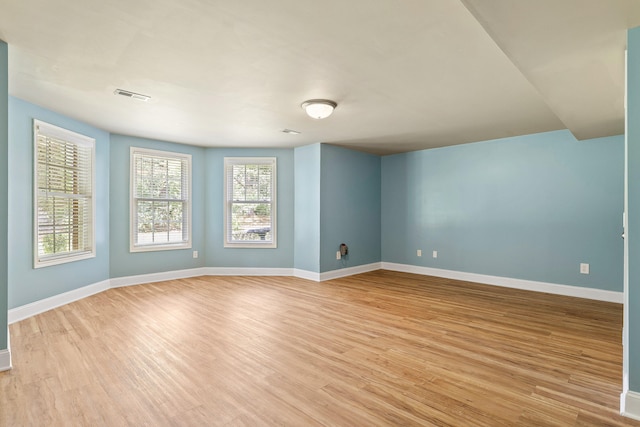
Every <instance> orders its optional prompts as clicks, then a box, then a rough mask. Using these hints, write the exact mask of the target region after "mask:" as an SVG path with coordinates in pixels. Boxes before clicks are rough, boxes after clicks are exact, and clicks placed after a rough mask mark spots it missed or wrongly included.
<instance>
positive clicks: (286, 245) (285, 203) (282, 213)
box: [204, 148, 294, 268]
mask: <svg viewBox="0 0 640 427" xmlns="http://www.w3.org/2000/svg"><path fill="white" fill-rule="evenodd" d="M225 157H276V159H277V164H276V170H277V173H278V180H277V187H276V197H277V207H276V209H277V212H276V219H277V233H278V241H277V243H278V247H277V248H269V249H252V248H225V247H224V207H225V202H224V158H225ZM205 179H206V196H205V197H204V200H206V202H205V203H206V207H205V212H206V218H207V220H206V230H204V233H205V234H206V260H207V266H208V267H256V268H259V267H263V268H291V267H293V228H294V219H293V217H294V152H293V150H292V149H250V148H235V149H233V148H232V149H226V148H208V149H207V150H206V178H205Z"/></svg>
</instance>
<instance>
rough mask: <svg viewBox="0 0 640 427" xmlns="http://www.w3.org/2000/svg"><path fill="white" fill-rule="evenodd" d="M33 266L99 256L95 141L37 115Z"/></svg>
mask: <svg viewBox="0 0 640 427" xmlns="http://www.w3.org/2000/svg"><path fill="white" fill-rule="evenodd" d="M34 153H35V156H34V157H35V167H34V184H35V185H34V187H35V188H34V205H35V209H34V213H35V217H34V237H35V244H34V246H35V250H34V266H35V267H36V268H38V267H44V266H47V265H54V264H60V263H63V262H69V261H75V260H78V259H85V258H89V257H93V256H95V240H94V222H95V221H94V210H95V209H94V206H95V197H94V156H95V154H94V153H95V140H94V139H92V138H89V137H86V136H84V135H79V134H77V133H74V132H71V131H68V130H65V129H62V128H59V127H56V126H53V125H50V124H48V123H44V122H41V121H38V120H34Z"/></svg>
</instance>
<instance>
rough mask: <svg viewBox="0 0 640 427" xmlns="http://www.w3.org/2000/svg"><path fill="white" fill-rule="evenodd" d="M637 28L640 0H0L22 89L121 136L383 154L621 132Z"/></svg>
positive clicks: (4, 34) (3, 32) (12, 71)
mask: <svg viewBox="0 0 640 427" xmlns="http://www.w3.org/2000/svg"><path fill="white" fill-rule="evenodd" d="M638 25H640V1H639V0H535V1H525V0H404V1H402V2H398V1H392V0H376V1H375V2H371V1H369V0H349V1H344V0H325V1H322V2H319V1H312V0H271V1H264V0H244V1H222V0H100V1H98V0H85V1H82V2H78V1H70V0H0V39H3V40H5V41H6V42H7V43H8V44H9V92H10V94H11V95H13V96H16V97H18V98H21V99H24V100H26V101H29V102H32V103H35V104H38V105H41V106H43V107H46V108H49V109H52V110H54V111H57V112H60V113H62V114H65V115H67V116H69V117H73V118H75V119H78V120H81V121H84V122H86V123H89V124H92V125H95V126H97V127H99V128H102V129H105V130H107V131H110V132H113V133H122V134H127V135H135V136H142V137H147V138H153V139H161V140H168V141H175V142H181V143H189V144H194V145H202V146H212V147H229V146H233V147H295V146H301V145H306V144H311V143H316V142H326V143H332V144H338V145H342V146H347V147H352V148H355V149H359V150H364V151H369V152H373V153H380V154H387V153H396V152H403V151H411V150H418V149H423V148H432V147H440V146H446V145H454V144H461V143H465V142H472V141H480V140H486V139H493V138H500V137H505V136H513V135H523V134H529V133H535V132H544V131H550V130H557V129H564V128H568V129H569V130H571V132H573V134H574V135H575V136H576V137H577V138H578V139H586V138H593V137H600V136H607V135H616V134H622V133H623V132H624V110H623V99H624V49H625V46H626V29H627V28H632V27H635V26H638ZM116 88H122V89H127V90H130V91H133V92H137V93H142V94H146V95H150V96H151V100H150V101H149V102H146V103H145V102H140V101H134V100H131V99H127V98H125V97H121V96H116V95H114V94H113V92H114V90H115V89H116ZM310 98H329V99H332V100H334V101H336V102H337V103H338V107H337V109H336V111H335V112H334V114H333V115H332V116H331V117H329V118H328V119H325V120H320V121H318V120H313V119H311V118H309V117H307V116H306V115H305V114H304V112H303V111H302V109H301V108H300V104H301V103H302V102H303V101H305V100H307V99H310ZM285 128H288V129H294V130H297V131H300V132H302V133H301V134H300V135H288V134H285V133H282V132H281V131H282V130H283V129H285Z"/></svg>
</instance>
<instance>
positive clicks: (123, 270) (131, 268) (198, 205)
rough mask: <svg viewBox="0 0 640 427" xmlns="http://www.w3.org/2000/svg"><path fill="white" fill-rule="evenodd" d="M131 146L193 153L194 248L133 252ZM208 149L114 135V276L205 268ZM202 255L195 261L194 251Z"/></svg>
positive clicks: (112, 141) (112, 176)
mask: <svg viewBox="0 0 640 427" xmlns="http://www.w3.org/2000/svg"><path fill="white" fill-rule="evenodd" d="M130 147H141V148H151V149H154V150H162V151H173V152H177V153H185V154H191V156H192V159H191V162H192V163H191V168H192V171H191V179H192V181H191V183H192V187H191V190H192V201H191V203H192V204H191V215H192V216H191V221H192V248H191V249H178V250H163V251H152V252H134V253H131V252H129V233H130V231H129V217H130V213H129V189H130V184H129V175H130V168H129V156H130ZM204 176H205V149H204V148H201V147H192V146H189V145H183V144H175V143H171V142H163V141H155V140H149V139H143V138H136V137H131V136H123V135H111V173H110V180H111V197H110V205H109V206H110V208H109V212H110V224H111V225H110V240H111V247H110V249H111V257H110V275H111V277H112V278H115V277H126V276H134V275H138V274H147V273H158V272H163V271H174V270H184V269H188V268H197V267H202V266H204V258H205V240H204V230H205V218H204V208H205V201H204V200H205V197H206V196H205V183H204ZM195 250H197V251H198V252H199V254H198V255H199V256H198V258H197V259H195V258H193V251H195Z"/></svg>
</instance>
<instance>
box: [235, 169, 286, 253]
mask: <svg viewBox="0 0 640 427" xmlns="http://www.w3.org/2000/svg"><path fill="white" fill-rule="evenodd" d="M224 162H225V199H226V209H225V246H226V247H263V248H275V247H276V176H277V175H276V159H275V157H257V158H255V157H254V158H242V157H234V158H231V157H227V158H225V160H224Z"/></svg>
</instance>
